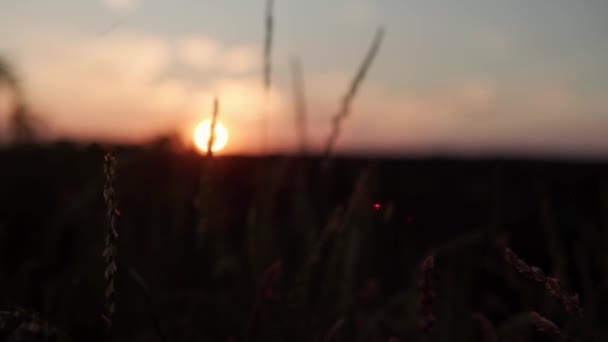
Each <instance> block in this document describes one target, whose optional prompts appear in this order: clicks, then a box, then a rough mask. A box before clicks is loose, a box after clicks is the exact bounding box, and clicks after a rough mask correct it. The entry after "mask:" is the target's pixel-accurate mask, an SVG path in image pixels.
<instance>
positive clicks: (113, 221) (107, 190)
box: [102, 153, 120, 329]
mask: <svg viewBox="0 0 608 342" xmlns="http://www.w3.org/2000/svg"><path fill="white" fill-rule="evenodd" d="M104 173H105V177H106V182H105V186H104V190H103V197H104V199H105V202H106V212H107V217H108V231H107V234H106V247H105V249H104V251H103V256H104V258H105V272H104V278H105V280H106V289H105V312H104V314H103V316H102V317H103V319H104V320H105V321H106V323H107V326H108V329H110V328H111V327H112V319H113V317H114V312H115V310H116V291H115V287H114V280H115V278H116V272H117V271H118V266H117V264H116V257H117V254H118V231H117V228H116V226H117V222H118V217H119V216H120V211H119V210H118V205H117V202H116V194H115V190H114V179H115V176H116V158H115V157H114V156H113V155H112V154H111V153H107V154H106V155H105V157H104Z"/></svg>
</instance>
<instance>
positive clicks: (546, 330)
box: [529, 311, 568, 341]
mask: <svg viewBox="0 0 608 342" xmlns="http://www.w3.org/2000/svg"><path fill="white" fill-rule="evenodd" d="M529 317H530V320H531V321H532V324H534V326H535V327H536V329H537V330H538V331H539V332H541V333H543V334H545V335H547V336H550V337H552V338H553V339H555V340H557V341H567V340H568V337H567V336H566V335H565V334H564V333H563V332H562V331H561V330H560V328H559V327H558V326H557V324H555V323H553V322H552V321H551V320H549V319H548V318H545V317H543V316H541V315H540V314H538V313H537V312H536V311H531V312H530V313H529Z"/></svg>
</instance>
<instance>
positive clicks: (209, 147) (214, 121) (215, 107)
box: [207, 97, 219, 158]
mask: <svg viewBox="0 0 608 342" xmlns="http://www.w3.org/2000/svg"><path fill="white" fill-rule="evenodd" d="M218 113H219V101H218V99H217V97H216V98H215V99H213V116H212V117H211V127H210V128H209V130H210V131H209V140H207V158H211V157H213V146H214V145H215V126H216V125H217V115H218Z"/></svg>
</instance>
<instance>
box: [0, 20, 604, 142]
mask: <svg viewBox="0 0 608 342" xmlns="http://www.w3.org/2000/svg"><path fill="white" fill-rule="evenodd" d="M2 38H7V39H3V40H2V41H3V44H6V45H5V47H8V48H9V51H11V52H12V55H13V56H14V57H15V60H16V61H19V65H17V66H18V69H19V70H18V71H20V74H21V75H22V76H23V81H24V82H23V84H24V87H25V90H26V94H27V97H28V100H29V101H30V103H31V105H32V106H33V108H34V110H35V111H36V112H38V113H40V115H41V116H43V119H45V120H46V121H47V122H48V123H49V131H48V133H47V134H48V135H49V136H53V137H56V136H60V135H67V136H70V137H77V138H83V139H87V140H88V139H120V140H131V141H142V140H145V139H147V138H149V137H152V136H153V135H155V134H157V133H162V132H166V131H167V130H171V129H175V130H179V132H182V133H183V134H184V137H185V139H188V138H189V137H188V135H189V134H190V132H191V131H192V130H193V128H194V125H195V124H196V122H198V121H200V120H202V119H203V118H205V117H207V116H208V115H210V110H211V106H212V101H213V97H214V96H218V97H219V98H220V120H222V121H223V122H224V124H225V125H226V126H227V127H228V128H229V130H230V133H231V136H232V137H231V140H230V143H229V145H228V150H229V151H231V152H254V151H256V150H257V149H258V148H259V146H260V140H261V139H260V127H261V121H260V118H261V115H262V113H263V110H262V109H263V108H264V107H263V103H262V98H263V97H262V92H261V85H260V83H261V81H260V75H259V74H258V73H257V72H254V71H256V70H257V69H258V65H259V54H258V53H257V50H256V49H255V48H252V47H250V46H248V45H239V46H226V45H224V44H221V43H220V42H219V41H217V40H215V39H213V38H211V37H207V36H202V35H199V36H189V37H178V38H177V39H169V38H167V37H164V36H160V35H156V34H152V33H142V32H134V31H128V30H126V29H121V30H117V31H114V32H112V34H110V35H105V36H102V37H99V36H88V35H86V34H84V33H81V32H72V31H67V30H57V31H49V30H34V31H32V32H29V33H23V34H21V35H20V36H19V38H18V39H17V38H15V37H13V38H12V39H13V40H11V37H10V36H7V37H2ZM180 68H186V69H187V70H186V71H187V72H185V73H182V72H180V71H183V70H182V69H180ZM190 71H195V74H196V75H198V74H197V73H196V72H198V71H205V72H209V74H210V75H207V74H205V77H192V74H193V73H192V72H190ZM351 77H352V75H350V74H349V73H344V72H339V71H337V72H320V71H312V72H309V73H307V74H306V75H305V81H306V88H307V89H306V90H307V91H306V92H307V98H308V109H309V120H308V123H309V129H308V131H309V133H310V137H309V138H310V139H309V141H311V143H312V147H313V148H315V149H321V148H322V146H323V144H324V142H325V139H326V137H327V134H328V133H329V129H330V122H331V118H332V116H333V115H334V114H335V113H336V111H337V110H338V107H339V103H340V101H341V98H342V96H343V95H344V92H345V91H346V89H347V87H348V85H349V82H350V80H351ZM275 85H276V87H275V88H274V89H273V93H272V94H271V97H270V100H271V101H270V107H269V112H270V115H269V120H270V134H271V137H270V143H271V145H272V147H273V148H275V149H287V150H289V149H292V148H295V144H296V139H295V137H294V133H293V132H294V128H293V127H294V123H293V117H294V116H293V110H292V104H291V99H290V95H291V88H290V84H289V83H285V80H284V79H283V77H282V74H280V69H277V77H276V82H275ZM286 94H287V95H286ZM607 111H608V99H606V98H605V97H603V96H600V95H596V96H594V95H593V94H589V93H585V92H583V91H582V90H580V89H577V88H576V86H575V85H573V84H571V83H568V82H562V83H559V82H556V81H555V80H550V81H546V80H541V79H523V78H522V77H514V78H513V79H510V80H498V79H483V78H478V79H474V78H461V79H451V80H450V82H449V83H448V82H445V83H440V82H436V83H434V85H433V86H426V87H421V86H418V87H417V86H416V85H415V84H413V85H411V86H409V87H400V88H398V87H395V86H390V85H388V84H386V83H384V82H382V81H381V80H378V79H377V78H375V77H374V74H373V73H370V75H369V78H368V79H366V80H365V81H364V83H363V85H362V87H361V88H360V92H359V94H358V96H357V98H356V99H355V100H354V103H353V106H352V113H351V116H350V117H349V118H347V119H346V120H345V121H344V124H343V129H342V133H341V136H340V138H339V139H338V144H337V149H338V150H339V151H349V150H375V151H397V152H399V153H404V152H407V153H414V152H420V151H436V150H437V151H456V152H467V153H470V152H471V151H514V150H518V151H524V152H525V151H537V152H539V151H545V152H547V151H558V152H561V151H591V152H596V153H604V154H605V153H606V152H607V151H608V143H607V142H606V140H605V138H604V136H605V132H606V130H607V129H608V119H606V117H605V115H604V114H605V113H606V112H607Z"/></svg>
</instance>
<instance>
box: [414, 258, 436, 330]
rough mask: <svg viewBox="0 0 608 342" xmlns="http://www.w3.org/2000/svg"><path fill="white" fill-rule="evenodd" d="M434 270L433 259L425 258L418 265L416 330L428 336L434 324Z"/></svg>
mask: <svg viewBox="0 0 608 342" xmlns="http://www.w3.org/2000/svg"><path fill="white" fill-rule="evenodd" d="M434 270H435V257H434V256H433V255H429V256H427V257H426V258H425V259H424V260H423V261H422V264H421V265H420V279H419V281H418V315H419V316H418V329H419V330H420V331H421V332H423V333H425V334H428V333H429V332H430V331H431V328H432V327H433V325H434V324H435V315H434V313H433V302H434V301H435V290H434V286H433V274H434Z"/></svg>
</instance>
